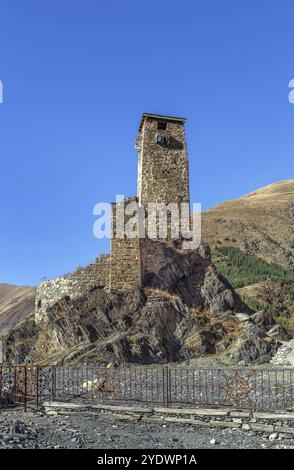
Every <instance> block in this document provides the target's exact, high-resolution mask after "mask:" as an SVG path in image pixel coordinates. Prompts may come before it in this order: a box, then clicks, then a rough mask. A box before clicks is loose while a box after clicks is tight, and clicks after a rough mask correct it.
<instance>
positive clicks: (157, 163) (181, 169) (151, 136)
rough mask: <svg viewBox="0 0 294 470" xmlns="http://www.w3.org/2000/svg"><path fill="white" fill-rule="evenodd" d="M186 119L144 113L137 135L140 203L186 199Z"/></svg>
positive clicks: (187, 192)
mask: <svg viewBox="0 0 294 470" xmlns="http://www.w3.org/2000/svg"><path fill="white" fill-rule="evenodd" d="M184 124H185V119H184V118H180V117H171V116H160V115H157V114H147V113H144V114H143V116H142V119H141V123H140V127H139V136H138V137H137V139H136V146H135V147H136V149H137V150H138V182H137V196H138V198H139V204H140V205H142V206H145V205H146V204H148V203H161V202H162V203H165V204H169V203H177V204H179V203H181V202H189V200H190V196H189V168H188V155H187V145H186V137H185V127H184Z"/></svg>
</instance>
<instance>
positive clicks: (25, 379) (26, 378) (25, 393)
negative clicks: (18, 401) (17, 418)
mask: <svg viewBox="0 0 294 470" xmlns="http://www.w3.org/2000/svg"><path fill="white" fill-rule="evenodd" d="M27 394H28V371H27V366H24V398H23V399H24V402H23V403H24V411H25V412H26V411H27Z"/></svg>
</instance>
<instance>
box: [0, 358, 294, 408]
mask: <svg viewBox="0 0 294 470" xmlns="http://www.w3.org/2000/svg"><path fill="white" fill-rule="evenodd" d="M293 374H294V372H293V369H252V368H251V369H250V368H242V369H236V368H220V369H216V368H204V367H197V368H192V367H182V366H146V367H145V366H137V367H120V368H103V367H98V366H97V367H96V366H50V367H38V366H32V365H27V366H0V404H1V403H2V406H10V405H13V404H16V403H17V404H23V406H24V408H25V409H28V408H38V406H39V404H41V403H42V402H43V401H45V400H58V401H72V400H80V401H81V400H82V401H85V402H95V401H112V402H131V401H132V402H146V403H155V404H163V405H164V406H181V405H185V406H197V407H225V406H227V407H234V408H238V409H243V408H245V409H246V408H247V409H256V410H277V409H278V410H287V409H291V408H293V407H294V386H293ZM5 404H6V405H5Z"/></svg>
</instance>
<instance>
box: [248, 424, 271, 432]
mask: <svg viewBox="0 0 294 470" xmlns="http://www.w3.org/2000/svg"><path fill="white" fill-rule="evenodd" d="M251 429H252V431H260V432H273V431H274V426H271V425H270V424H262V423H252V424H251Z"/></svg>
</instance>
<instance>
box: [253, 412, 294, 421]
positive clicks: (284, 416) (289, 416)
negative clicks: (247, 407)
mask: <svg viewBox="0 0 294 470" xmlns="http://www.w3.org/2000/svg"><path fill="white" fill-rule="evenodd" d="M253 417H254V418H258V419H272V420H281V421H288V420H294V413H265V412H262V411H256V412H254V413H253Z"/></svg>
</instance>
